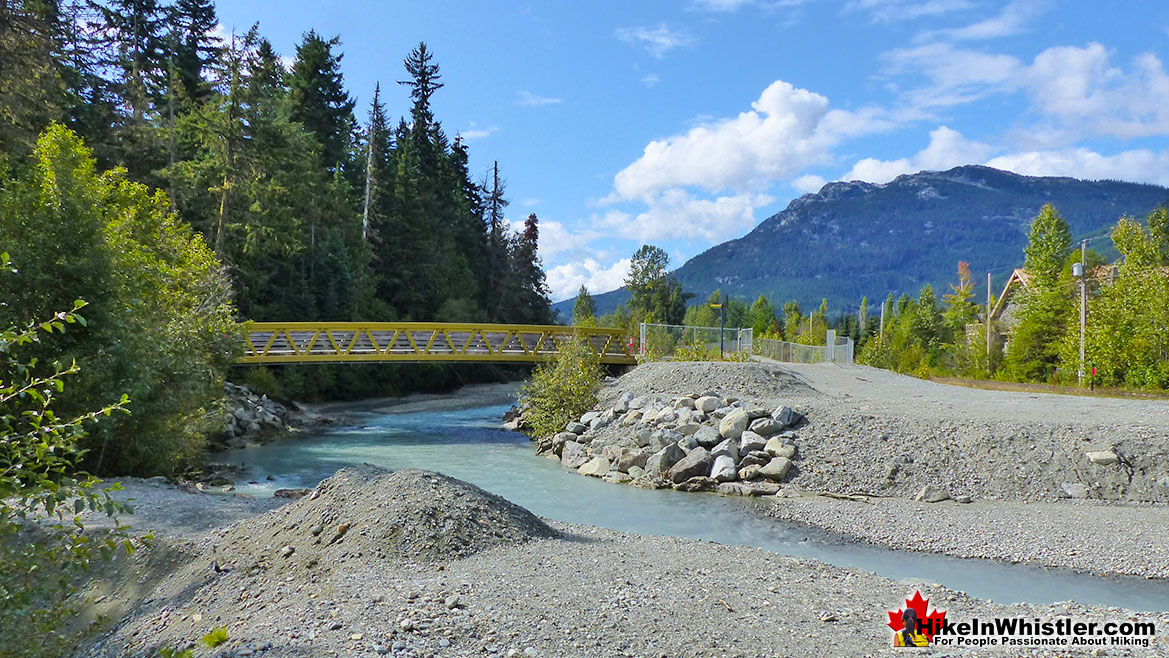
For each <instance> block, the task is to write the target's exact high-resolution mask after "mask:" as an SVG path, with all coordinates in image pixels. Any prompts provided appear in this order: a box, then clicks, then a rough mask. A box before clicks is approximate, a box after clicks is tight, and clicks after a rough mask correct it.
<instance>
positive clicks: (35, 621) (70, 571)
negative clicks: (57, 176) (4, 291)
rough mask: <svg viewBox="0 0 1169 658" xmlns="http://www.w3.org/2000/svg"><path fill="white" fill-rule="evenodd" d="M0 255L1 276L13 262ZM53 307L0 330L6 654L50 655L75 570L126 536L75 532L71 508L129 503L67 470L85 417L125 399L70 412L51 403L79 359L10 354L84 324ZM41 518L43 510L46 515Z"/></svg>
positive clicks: (0, 612)
mask: <svg viewBox="0 0 1169 658" xmlns="http://www.w3.org/2000/svg"><path fill="white" fill-rule="evenodd" d="M8 262H9V261H8V255H7V254H0V277H2V276H3V275H4V273H5V272H4V271H5V270H9V271H11V267H10V266H9V265H8ZM82 306H84V303H82V302H75V303H74V305H73V310H72V311H71V312H59V313H56V314H54V315H53V316H52V319H51V320H49V321H46V322H39V323H30V324H27V325H25V326H23V328H19V327H17V326H8V327H7V328H5V329H0V638H3V641H2V643H3V650H2V653H3V654H4V655H5V656H55V655H60V654H61V653H62V652H63V651H64V650H65V649H66V648H67V645H68V641H67V638H65V637H63V636H62V634H60V633H59V630H60V627H61V626H62V624H63V622H64V621H65V620H67V619H69V618H70V617H71V616H72V615H73V613H74V612H75V605H76V604H75V602H73V601H71V600H70V598H69V597H70V595H71V594H73V593H74V591H75V589H76V585H75V583H76V577H77V575H78V574H79V573H80V572H83V571H85V570H87V569H88V568H89V565H90V562H91V560H92V559H93V557H94V553H95V552H96V553H98V554H100V555H101V556H102V557H105V558H108V557H110V556H111V555H112V554H113V552H114V551H115V550H117V549H118V547H122V548H124V549H125V550H127V551H129V550H132V549H133V544H132V543H131V542H130V540H129V539H128V538H127V537H126V535H125V528H124V526H121V525H116V527H115V528H113V529H111V530H108V531H105V532H103V533H89V534H86V533H82V532H81V530H83V527H82V524H81V521H80V520H79V517H78V516H77V515H78V514H80V513H81V512H82V511H84V510H86V509H88V510H93V511H99V510H100V511H103V512H105V513H106V514H107V515H109V516H111V517H113V516H115V515H117V514H121V513H129V512H130V511H131V510H130V508H129V507H128V506H126V505H124V504H122V503H119V502H118V501H116V500H114V499H113V498H112V497H111V496H110V492H111V491H115V490H117V489H118V488H120V487H118V486H117V485H115V486H113V487H109V488H106V489H98V488H97V485H98V484H100V481H99V480H96V479H94V478H93V477H90V476H88V475H86V474H84V473H74V472H73V470H74V467H75V466H76V464H77V463H78V461H79V460H80V459H81V457H82V455H83V450H82V449H81V448H80V447H79V445H78V442H79V440H80V439H81V438H82V437H83V436H84V435H85V431H84V427H83V426H84V425H86V424H87V423H89V422H90V421H93V420H96V419H98V418H99V417H107V416H109V415H110V414H111V413H112V412H114V411H124V408H125V405H126V403H127V399H126V398H125V397H124V396H123V397H122V399H121V400H119V401H117V402H115V403H112V404H110V405H107V406H106V407H103V408H102V409H99V410H97V411H91V412H88V413H85V414H82V415H79V416H77V417H74V418H71V419H62V418H59V417H58V416H57V415H56V413H55V412H54V411H53V409H52V404H53V398H54V395H56V394H58V393H60V392H61V391H63V390H64V384H63V379H64V378H65V377H66V376H68V375H72V374H74V373H76V372H77V371H78V367H77V365H76V364H72V365H70V366H68V367H64V366H61V365H60V364H49V365H47V364H45V363H43V362H40V361H37V360H35V359H26V358H22V357H18V356H17V352H18V351H20V350H24V349H27V348H28V347H29V346H33V345H35V344H36V343H38V342H39V341H40V335H41V334H42V333H60V332H62V331H64V329H65V326H66V325H67V324H84V320H83V319H82V317H81V316H80V315H78V314H77V313H76V311H77V310H78V309H80V308H81V307H82ZM46 517H47V518H46Z"/></svg>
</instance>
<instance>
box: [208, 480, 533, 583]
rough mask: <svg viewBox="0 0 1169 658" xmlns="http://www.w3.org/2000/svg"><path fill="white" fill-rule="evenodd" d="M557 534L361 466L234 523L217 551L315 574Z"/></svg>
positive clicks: (456, 483) (465, 488) (469, 490)
mask: <svg viewBox="0 0 1169 658" xmlns="http://www.w3.org/2000/svg"><path fill="white" fill-rule="evenodd" d="M555 534H556V533H555V531H553V530H552V529H551V528H549V527H548V526H547V525H546V524H545V523H544V522H543V521H541V520H540V519H538V518H537V517H536V516H535V515H533V514H532V513H531V512H529V511H527V510H525V509H524V508H522V507H520V506H518V505H515V504H513V503H511V502H508V501H507V500H504V499H503V498H500V497H499V496H496V495H494V494H491V493H488V492H486V491H484V490H482V489H480V488H479V487H476V486H475V485H472V484H468V483H466V482H463V481H461V480H456V479H454V478H450V477H447V476H445V475H441V474H439V473H432V472H429V471H418V470H404V471H398V472H393V473H391V472H390V471H387V470H385V469H383V468H379V467H376V466H371V465H368V464H367V465H362V466H358V467H354V468H344V469H341V470H340V471H338V472H337V473H336V474H335V475H333V477H330V478H328V479H326V480H324V481H323V482H321V484H320V485H318V486H317V488H316V489H315V490H313V492H312V493H310V494H309V495H307V496H304V497H303V498H301V499H300V500H297V501H296V502H294V503H291V504H289V505H286V506H284V507H282V508H279V509H277V510H273V511H272V512H270V513H268V514H265V515H263V516H259V517H256V518H254V519H250V520H248V521H246V522H244V523H241V524H239V525H237V526H234V527H233V528H231V529H230V530H229V531H228V532H227V533H226V536H225V537H224V540H223V542H222V544H221V546H220V550H226V551H227V553H228V554H229V555H232V556H234V557H236V558H237V559H239V560H241V561H242V562H243V563H245V564H246V563H247V562H249V561H252V562H253V564H257V565H263V566H265V567H266V566H267V565H269V564H272V563H276V564H279V563H280V562H282V561H283V562H287V563H289V564H291V565H296V566H301V567H304V568H307V569H310V570H314V571H315V570H318V569H322V568H323V569H325V570H331V569H332V568H335V567H337V566H339V564H340V563H342V562H344V561H345V560H346V559H347V558H349V557H363V556H364V557H374V558H378V559H382V560H404V561H412V562H434V561H448V560H454V559H458V558H462V557H466V556H468V555H471V554H473V553H476V552H478V551H480V550H483V549H485V548H490V547H493V546H498V545H501V544H513V543H519V542H523V541H527V540H529V539H537V538H547V537H553V536H555ZM248 558H251V560H249V559H248Z"/></svg>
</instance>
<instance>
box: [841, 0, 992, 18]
mask: <svg viewBox="0 0 1169 658" xmlns="http://www.w3.org/2000/svg"><path fill="white" fill-rule="evenodd" d="M971 6H972V5H971V3H970V1H969V0H852V1H851V2H849V3H848V4H846V5H845V6H844V10H845V11H846V12H848V11H863V12H866V13H868V14H869V15H870V16H872V18H873V19H874V20H877V21H882V22H891V21H898V20H911V19H915V18H921V17H923V16H937V15H939V14H948V13H950V12H954V11H959V10H962V9H969V8H970V7H971Z"/></svg>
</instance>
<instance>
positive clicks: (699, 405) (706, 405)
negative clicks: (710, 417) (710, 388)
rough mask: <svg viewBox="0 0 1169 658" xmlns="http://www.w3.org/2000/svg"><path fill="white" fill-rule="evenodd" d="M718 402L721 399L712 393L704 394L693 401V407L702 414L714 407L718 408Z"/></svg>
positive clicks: (712, 409)
mask: <svg viewBox="0 0 1169 658" xmlns="http://www.w3.org/2000/svg"><path fill="white" fill-rule="evenodd" d="M720 402H721V401H720V400H719V399H718V398H717V397H715V396H713V395H704V396H702V397H700V398H698V399H697V400H695V401H694V408H695V409H697V410H699V411H701V412H702V413H704V414H708V413H710V412H712V411H714V410H715V409H718V408H719V406H721V405H720Z"/></svg>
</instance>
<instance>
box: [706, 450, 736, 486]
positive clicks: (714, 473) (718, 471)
mask: <svg viewBox="0 0 1169 658" xmlns="http://www.w3.org/2000/svg"><path fill="white" fill-rule="evenodd" d="M710 477H712V478H714V479H715V480H716V481H718V482H730V481H731V480H734V479H735V478H737V477H739V472H738V471H737V470H735V460H733V459H731V458H730V457H729V456H727V455H719V456H717V457H715V458H714V465H713V466H711V467H710Z"/></svg>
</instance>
